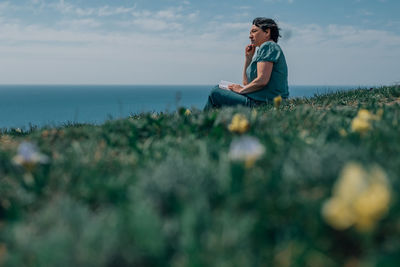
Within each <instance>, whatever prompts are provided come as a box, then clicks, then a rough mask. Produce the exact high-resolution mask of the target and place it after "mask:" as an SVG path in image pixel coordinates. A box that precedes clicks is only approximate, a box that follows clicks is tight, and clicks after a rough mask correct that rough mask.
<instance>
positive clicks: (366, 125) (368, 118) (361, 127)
mask: <svg viewBox="0 0 400 267" xmlns="http://www.w3.org/2000/svg"><path fill="white" fill-rule="evenodd" d="M382 112H383V111H381V110H379V111H378V112H377V114H378V115H374V114H372V113H371V112H369V111H368V110H366V109H360V110H359V111H358V113H357V116H356V117H355V118H354V119H353V120H352V122H351V129H352V131H353V132H358V133H360V134H365V133H366V132H368V131H369V130H371V128H372V125H371V122H372V121H373V120H380V118H381V117H382V114H383V113H382Z"/></svg>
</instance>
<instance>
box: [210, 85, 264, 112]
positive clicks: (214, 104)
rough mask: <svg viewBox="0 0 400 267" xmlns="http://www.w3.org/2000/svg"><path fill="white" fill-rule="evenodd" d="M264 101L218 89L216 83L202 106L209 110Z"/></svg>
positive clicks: (256, 103) (258, 103)
mask: <svg viewBox="0 0 400 267" xmlns="http://www.w3.org/2000/svg"><path fill="white" fill-rule="evenodd" d="M265 103H266V102H264V101H257V100H254V99H251V98H250V97H247V96H245V95H241V94H238V93H235V92H233V91H230V90H226V89H220V88H219V87H218V85H217V86H215V87H214V88H213V89H212V90H211V92H210V94H209V96H208V101H207V104H206V105H205V107H204V110H210V109H212V108H220V107H222V106H237V105H242V106H246V107H255V106H258V105H261V104H265Z"/></svg>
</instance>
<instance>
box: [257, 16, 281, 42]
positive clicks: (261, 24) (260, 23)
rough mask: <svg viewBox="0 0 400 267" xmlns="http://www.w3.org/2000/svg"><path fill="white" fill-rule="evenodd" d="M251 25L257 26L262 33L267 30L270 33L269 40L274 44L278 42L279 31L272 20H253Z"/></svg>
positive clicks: (260, 18)
mask: <svg viewBox="0 0 400 267" xmlns="http://www.w3.org/2000/svg"><path fill="white" fill-rule="evenodd" d="M253 25H255V26H257V27H258V28H260V29H262V30H263V31H266V30H267V29H269V30H270V32H271V39H272V40H273V41H274V42H276V43H277V42H278V38H279V37H281V35H280V34H279V30H280V29H279V28H278V25H277V24H276V22H275V21H274V20H273V19H269V18H262V17H259V18H255V19H254V20H253Z"/></svg>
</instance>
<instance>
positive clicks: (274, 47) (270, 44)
mask: <svg viewBox="0 0 400 267" xmlns="http://www.w3.org/2000/svg"><path fill="white" fill-rule="evenodd" d="M260 49H263V50H264V49H265V50H269V49H272V50H279V51H281V50H282V49H281V47H280V46H279V45H278V44H277V43H275V42H273V41H267V42H265V43H263V44H262V45H260Z"/></svg>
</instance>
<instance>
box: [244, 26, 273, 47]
mask: <svg viewBox="0 0 400 267" xmlns="http://www.w3.org/2000/svg"><path fill="white" fill-rule="evenodd" d="M249 39H250V42H251V44H253V45H255V46H260V45H262V44H263V43H265V42H266V41H268V40H269V39H270V30H269V29H267V30H266V31H263V30H262V29H261V28H259V27H257V26H256V25H253V26H252V27H251V29H250V36H249Z"/></svg>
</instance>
